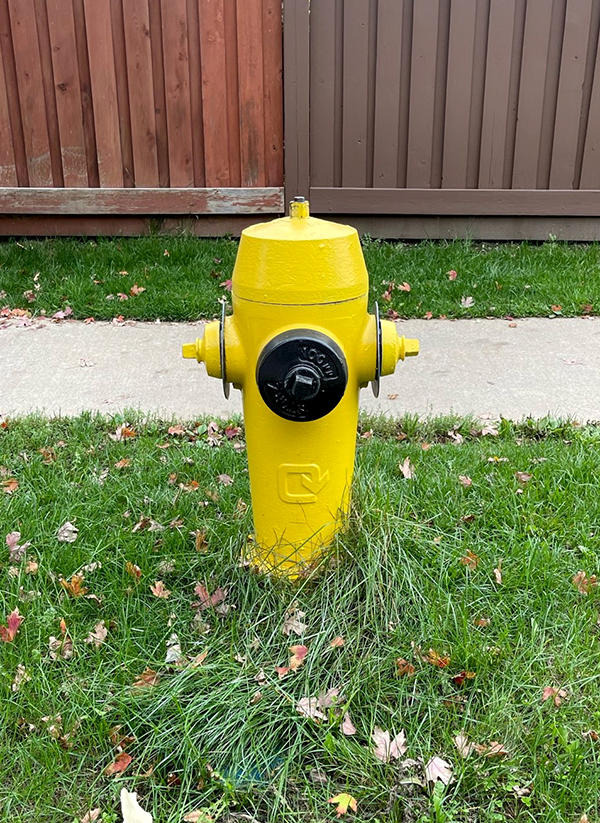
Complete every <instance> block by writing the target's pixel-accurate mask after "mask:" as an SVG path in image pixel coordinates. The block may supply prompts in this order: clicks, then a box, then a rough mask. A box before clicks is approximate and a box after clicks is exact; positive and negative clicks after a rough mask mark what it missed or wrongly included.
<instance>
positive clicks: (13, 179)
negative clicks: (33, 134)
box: [0, 40, 17, 186]
mask: <svg viewBox="0 0 600 823" xmlns="http://www.w3.org/2000/svg"><path fill="white" fill-rule="evenodd" d="M0 45H2V41H1V40H0ZM16 185H17V168H16V163H15V154H14V150H13V138H12V130H11V127H10V114H9V111H8V97H7V95H6V80H5V75H4V64H3V61H2V54H1V53H0V186H16Z"/></svg>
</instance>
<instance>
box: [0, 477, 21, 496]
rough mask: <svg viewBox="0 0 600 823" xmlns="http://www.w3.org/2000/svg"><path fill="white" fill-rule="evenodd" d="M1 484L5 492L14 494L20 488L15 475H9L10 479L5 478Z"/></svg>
mask: <svg viewBox="0 0 600 823" xmlns="http://www.w3.org/2000/svg"><path fill="white" fill-rule="evenodd" d="M0 486H1V487H2V491H3V492H4V493H5V494H14V492H16V490H17V489H18V488H19V481H18V480H16V478H14V477H9V478H8V480H3V481H2V482H1V483H0Z"/></svg>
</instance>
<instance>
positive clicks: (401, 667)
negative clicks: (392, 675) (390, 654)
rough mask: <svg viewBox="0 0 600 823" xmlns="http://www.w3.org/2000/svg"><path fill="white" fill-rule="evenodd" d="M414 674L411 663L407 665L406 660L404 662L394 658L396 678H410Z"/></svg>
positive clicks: (401, 658)
mask: <svg viewBox="0 0 600 823" xmlns="http://www.w3.org/2000/svg"><path fill="white" fill-rule="evenodd" d="M414 673H415V667H414V666H413V664H412V663H409V662H408V660H405V659H404V658H403V657H397V658H396V674H397V675H398V677H404V676H407V677H412V676H413V675H414Z"/></svg>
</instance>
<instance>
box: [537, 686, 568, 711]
mask: <svg viewBox="0 0 600 823" xmlns="http://www.w3.org/2000/svg"><path fill="white" fill-rule="evenodd" d="M550 698H552V699H553V700H554V705H555V706H556V707H557V708H558V706H560V704H561V703H562V702H563V700H566V698H567V692H566V691H565V690H564V689H559V688H558V687H557V686H546V688H545V689H544V691H543V692H542V703H545V702H546V700H549V699H550Z"/></svg>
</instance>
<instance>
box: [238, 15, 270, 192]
mask: <svg viewBox="0 0 600 823" xmlns="http://www.w3.org/2000/svg"><path fill="white" fill-rule="evenodd" d="M237 40H238V49H239V53H238V61H239V63H238V65H239V75H238V82H239V94H240V148H241V159H242V186H264V185H265V179H266V178H265V132H264V104H263V97H264V78H263V38H262V2H261V0H243V2H239V3H238V4H237Z"/></svg>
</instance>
